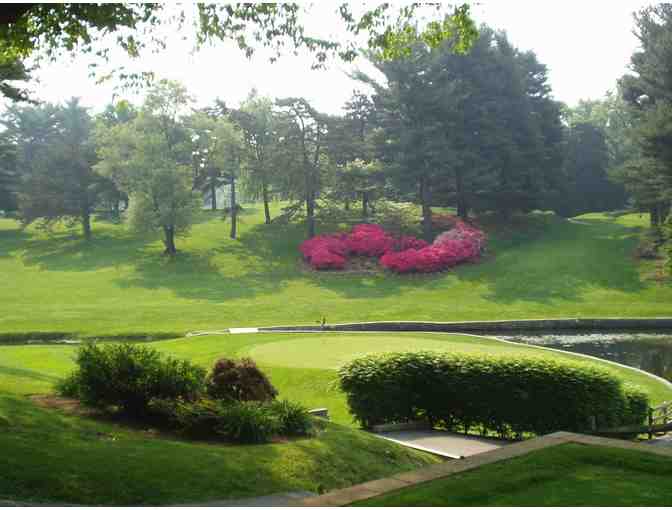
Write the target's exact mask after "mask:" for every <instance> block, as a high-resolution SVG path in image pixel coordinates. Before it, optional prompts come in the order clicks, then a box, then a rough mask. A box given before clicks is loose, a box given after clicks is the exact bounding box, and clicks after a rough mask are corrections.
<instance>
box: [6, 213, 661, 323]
mask: <svg viewBox="0 0 672 510" xmlns="http://www.w3.org/2000/svg"><path fill="white" fill-rule="evenodd" d="M278 212H279V205H277V204H276V205H275V210H274V214H277V213H278ZM202 216H203V217H202V220H201V221H200V222H199V223H198V224H197V225H195V227H194V229H193V232H192V235H191V236H190V237H189V238H186V239H184V240H178V249H179V250H180V253H179V254H178V256H177V257H176V258H175V259H174V260H170V259H167V258H166V257H164V256H163V255H162V254H161V252H162V247H161V243H160V241H158V240H151V239H145V238H141V237H137V236H135V235H133V234H131V233H129V232H128V231H127V230H126V228H125V227H124V226H123V225H115V224H111V223H105V222H96V223H95V224H94V228H93V235H94V239H93V240H92V241H91V242H90V243H88V244H87V243H85V242H84V241H82V240H81V239H80V237H79V232H76V231H74V232H69V231H66V230H59V231H57V232H55V233H53V234H51V235H49V234H46V233H43V232H40V231H38V230H36V229H34V228H32V227H31V228H29V229H27V230H25V231H22V230H21V229H20V228H19V224H18V223H17V222H15V221H14V220H9V219H0V277H1V278H2V285H3V292H2V293H1V294H0V310H2V313H1V314H0V333H8V332H30V331H42V332H45V331H57V332H69V333H73V334H81V335H88V336H106V335H113V334H130V333H138V334H145V333H157V332H170V333H175V335H176V336H181V335H182V334H184V333H185V332H187V331H191V330H209V329H219V328H224V327H229V326H233V327H239V326H256V325H271V324H315V323H316V322H318V321H319V320H321V319H322V317H325V318H326V319H327V321H328V322H331V323H333V322H343V321H369V320H434V321H452V320H479V319H484V320H495V319H516V318H521V319H522V318H544V317H598V316H600V317H626V316H627V317H629V316H638V317H653V316H669V315H672V286H671V285H670V283H669V282H668V283H658V282H655V281H649V280H647V279H645V278H642V277H641V275H640V270H639V268H638V265H637V262H636V261H635V260H633V258H632V253H633V250H634V247H635V245H636V243H637V236H638V233H639V232H640V231H641V229H642V228H643V227H644V226H645V222H646V218H645V217H640V216H639V215H627V216H623V217H620V218H615V219H614V218H609V217H607V216H604V215H589V216H586V217H583V218H581V221H582V223H581V224H579V223H572V222H568V221H566V220H563V219H561V218H558V217H555V216H553V215H541V214H537V215H532V216H531V217H530V218H528V219H526V220H521V221H519V222H518V223H514V224H513V225H509V226H507V227H506V228H504V227H500V226H497V225H494V224H486V225H485V228H486V230H487V231H488V233H489V235H490V237H491V242H490V245H489V254H488V255H487V257H485V258H484V259H483V260H482V261H481V262H480V263H478V264H475V265H465V266H462V267H458V268H456V269H455V270H454V271H451V272H447V273H442V274H437V275H427V276H394V275H390V274H383V273H380V274H375V273H374V274H341V273H329V272H320V273H315V272H311V271H307V270H305V268H304V267H303V265H302V264H301V262H300V257H299V252H298V246H299V244H300V242H301V240H302V239H303V234H304V229H303V226H302V225H300V224H288V225H282V224H278V225H275V224H272V225H264V224H263V221H262V211H261V210H260V208H258V207H255V206H252V205H248V206H246V210H245V213H244V214H243V215H242V216H241V225H240V238H239V240H235V241H234V240H231V239H229V238H228V227H229V225H228V223H225V222H224V221H222V220H221V219H220V216H219V214H217V215H213V214H212V213H203V215H202ZM321 228H322V230H323V231H331V230H334V229H336V228H338V226H335V225H322V226H321Z"/></svg>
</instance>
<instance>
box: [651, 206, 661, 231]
mask: <svg viewBox="0 0 672 510" xmlns="http://www.w3.org/2000/svg"><path fill="white" fill-rule="evenodd" d="M649 215H650V216H651V226H652V227H657V226H658V225H659V224H660V217H659V215H658V204H656V205H652V206H651V207H650V209H649Z"/></svg>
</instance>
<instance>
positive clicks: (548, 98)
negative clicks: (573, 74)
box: [0, 8, 672, 254]
mask: <svg viewBox="0 0 672 510" xmlns="http://www.w3.org/2000/svg"><path fill="white" fill-rule="evenodd" d="M661 9H662V11H661V12H662V13H663V14H665V13H667V10H665V9H663V8H661ZM653 12H657V11H652V10H645V11H643V13H642V14H641V15H640V17H639V18H638V20H639V23H644V20H645V19H648V18H646V16H647V15H652V14H651V13H653ZM646 13H649V14H646ZM661 16H662V14H661ZM656 19H660V16H659V17H658V18H656ZM642 26H643V25H642ZM642 30H644V29H642ZM647 30H649V32H652V29H647ZM649 32H647V34H648V33H649ZM661 37H662V36H661ZM460 44H462V42H461V39H460V38H459V37H456V38H454V39H450V38H449V39H447V40H445V41H444V42H443V43H442V44H440V45H437V46H436V47H431V46H430V45H428V44H426V43H425V42H423V41H422V40H421V39H418V40H416V42H415V43H412V44H410V45H409V51H408V52H407V53H404V54H403V55H398V56H397V57H396V58H393V59H390V58H383V57H382V56H381V55H380V54H379V53H378V54H375V53H372V52H369V53H368V58H369V59H370V60H371V62H372V63H373V64H374V66H375V67H376V68H377V69H378V70H379V71H380V72H381V73H382V75H383V76H384V80H380V81H376V80H375V79H374V78H373V77H371V76H367V75H365V74H362V73H356V74H355V75H354V76H353V77H354V78H355V79H356V80H358V81H359V82H360V83H361V88H362V89H368V90H369V91H370V92H369V93H365V92H362V91H355V92H354V93H353V95H352V97H351V99H350V100H349V101H348V102H347V103H346V104H345V105H344V108H343V114H341V115H326V114H324V113H321V112H319V111H317V110H316V109H315V108H314V107H313V106H312V105H311V104H310V102H309V101H307V100H306V99H304V98H300V97H289V98H282V99H276V100H273V99H271V98H268V97H262V96H260V95H259V94H258V93H257V92H256V91H254V90H253V91H252V92H251V93H250V94H249V97H248V98H247V99H246V100H245V101H243V102H242V104H241V105H239V106H238V107H237V108H232V107H230V106H229V105H227V104H225V103H224V102H222V101H216V102H215V103H214V104H212V105H211V106H209V107H207V108H201V109H196V108H194V106H193V100H192V98H191V97H190V96H189V94H188V92H187V91H186V90H185V89H184V87H182V86H181V85H180V84H178V83H174V82H168V81H161V82H158V83H155V85H154V86H153V87H152V88H151V90H150V91H149V93H148V94H147V96H146V99H145V101H144V103H143V104H142V105H139V106H134V105H132V104H131V103H129V102H127V101H123V100H122V101H117V102H116V103H115V104H111V105H109V106H108V107H107V108H106V109H105V110H104V111H103V112H102V113H100V114H97V115H91V114H90V112H88V110H87V109H86V108H83V107H82V106H81V105H80V104H79V102H78V101H77V100H76V99H72V100H70V101H69V102H67V103H66V104H65V105H50V104H41V105H24V106H19V105H16V104H15V105H13V106H11V107H10V108H9V110H8V111H7V112H6V113H5V114H4V115H3V116H2V119H1V122H2V124H3V125H4V127H5V131H4V132H3V137H2V143H0V209H1V210H6V211H12V210H15V211H16V212H17V215H18V217H19V218H20V220H21V221H22V222H23V223H24V224H30V223H34V222H37V223H39V224H40V225H44V226H47V227H48V226H50V225H51V224H53V223H54V222H57V221H66V222H68V223H70V224H79V225H81V228H82V233H83V236H84V237H85V238H87V239H88V238H90V237H91V236H92V229H91V217H92V214H93V213H94V212H96V213H100V212H106V213H107V214H110V215H112V216H117V217H119V216H120V214H121V208H122V207H121V204H123V205H124V206H128V210H127V212H126V213H125V217H126V219H127V221H128V222H129V224H130V225H131V226H132V227H133V228H134V229H136V230H138V231H151V232H158V233H160V235H161V237H162V239H163V242H164V246H165V251H166V253H167V254H174V253H175V252H176V249H177V248H176V238H177V237H179V236H181V235H185V234H186V233H188V232H189V229H190V227H191V225H192V223H193V218H194V213H195V210H196V209H197V208H198V207H199V206H200V205H201V204H202V194H203V192H206V191H207V192H209V193H210V194H211V196H212V197H213V202H212V206H213V208H216V207H217V204H216V201H215V200H216V199H215V197H216V194H215V190H216V189H217V188H219V187H220V186H222V185H223V184H227V185H228V187H229V190H230V193H231V194H232V197H231V201H230V203H231V204H236V194H237V193H240V191H241V190H243V191H244V192H245V194H246V196H248V197H251V198H253V199H256V200H259V201H261V202H263V207H264V217H265V222H266V223H267V224H271V223H272V222H274V221H279V220H280V219H283V220H289V219H292V218H301V219H303V220H305V224H306V236H307V237H312V236H314V235H315V233H316V230H317V221H318V220H319V218H320V216H321V214H322V213H324V212H326V211H330V210H333V209H334V208H340V210H346V211H350V212H351V213H352V214H356V212H355V209H358V210H359V214H361V219H362V220H364V221H367V220H368V219H369V218H370V215H371V214H372V213H374V212H375V210H376V207H377V203H378V202H379V201H380V199H382V198H384V199H389V200H392V201H406V202H414V203H416V204H418V205H419V206H420V207H421V210H422V228H423V233H424V235H425V236H426V237H430V236H431V225H432V208H434V207H445V206H453V207H455V208H456V210H457V213H458V215H460V216H461V217H463V218H467V217H468V216H469V215H470V214H474V213H480V212H483V211H493V212H496V213H497V214H499V215H502V216H504V217H506V216H509V215H511V214H514V213H516V212H523V213H525V212H529V211H532V210H534V209H544V210H554V211H556V212H557V213H559V214H562V215H564V216H573V215H576V214H581V213H584V212H589V211H605V210H613V209H619V208H623V207H625V206H626V204H627V203H628V200H630V201H631V202H633V203H634V205H635V206H637V207H640V208H646V209H647V210H648V211H650V212H651V213H652V218H654V217H655V218H656V221H662V220H663V219H664V216H666V215H667V210H666V206H665V204H668V206H667V208H668V209H669V189H670V188H669V180H668V181H666V180H665V179H668V178H669V174H667V173H666V171H667V170H663V168H669V165H668V166H667V167H665V160H664V158H665V157H667V155H668V154H667V152H668V148H667V146H666V145H665V143H663V142H662V141H661V138H660V136H663V138H662V140H663V141H664V131H663V134H662V135H661V134H660V129H662V128H663V127H665V124H664V123H663V121H662V120H661V118H662V117H661V116H663V115H664V114H665V113H666V112H667V102H666V101H667V98H666V96H665V95H664V93H663V92H656V91H658V89H656V90H650V91H649V93H646V94H645V93H644V89H642V90H639V89H637V86H638V85H637V84H639V83H640V82H639V81H637V80H640V78H636V77H625V78H624V79H623V80H622V81H621V84H620V88H619V91H618V92H619V93H618V94H609V95H607V97H606V98H605V99H603V100H599V101H582V102H580V103H579V105H578V106H576V107H574V108H568V107H566V106H565V105H562V104H561V103H559V102H557V101H555V100H554V99H553V97H552V91H551V88H550V86H549V84H548V76H547V68H546V66H545V65H543V64H542V63H540V62H539V61H538V59H537V58H536V56H535V54H534V53H533V52H529V51H521V50H519V49H517V48H515V47H514V46H513V45H512V44H511V43H510V42H509V40H508V38H507V36H506V34H505V33H503V32H498V31H495V30H492V29H490V28H489V27H487V26H482V27H481V28H480V30H479V35H478V37H477V38H476V39H475V41H474V42H473V44H472V46H471V49H470V51H469V52H468V53H466V54H465V53H461V52H459V51H457V50H458V49H459V45H460ZM661 44H662V43H661ZM642 55H644V54H642ZM642 55H640V56H633V62H640V61H643V59H644V56H642ZM641 65H642V66H643V67H642V69H643V71H642V72H645V71H646V69H648V67H647V65H649V64H647V65H644V64H641ZM671 74H672V73H671ZM641 79H642V80H643V78H641ZM646 83H649V82H648V81H646ZM661 87H662V85H661ZM646 90H649V89H646ZM661 90H664V88H663V89H661ZM639 92H641V94H640V93H639ZM655 93H657V94H658V96H656V95H655ZM635 96H636V97H635ZM643 96H646V100H644V99H643ZM633 98H634V99H633ZM671 111H672V110H671ZM654 128H656V129H659V131H655V129H654ZM665 176H667V177H665ZM665 183H667V184H665ZM665 186H667V187H665ZM666 193H667V195H666ZM274 199H281V200H283V201H286V202H288V204H287V206H286V207H285V208H284V210H283V212H282V215H281V218H273V217H272V215H271V208H270V202H271V201H272V200H274ZM124 208H125V207H124ZM653 211H656V212H655V215H654V212H653ZM227 214H228V219H229V220H230V221H231V231H230V233H229V235H230V236H231V237H232V238H235V237H236V236H237V230H236V228H237V227H236V225H237V207H231V208H230V210H229V211H227Z"/></svg>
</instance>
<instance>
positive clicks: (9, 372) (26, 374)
mask: <svg viewBox="0 0 672 510" xmlns="http://www.w3.org/2000/svg"><path fill="white" fill-rule="evenodd" d="M0 375H4V376H8V377H20V378H22V379H32V380H35V381H41V382H50V383H55V382H56V381H58V377H54V376H52V375H47V374H43V373H42V372H37V371H35V370H28V369H25V368H16V367H6V366H3V365H0Z"/></svg>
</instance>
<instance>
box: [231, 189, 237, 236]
mask: <svg viewBox="0 0 672 510" xmlns="http://www.w3.org/2000/svg"><path fill="white" fill-rule="evenodd" d="M237 223H238V207H237V204H236V178H235V177H232V178H231V239H235V238H236V227H237Z"/></svg>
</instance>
